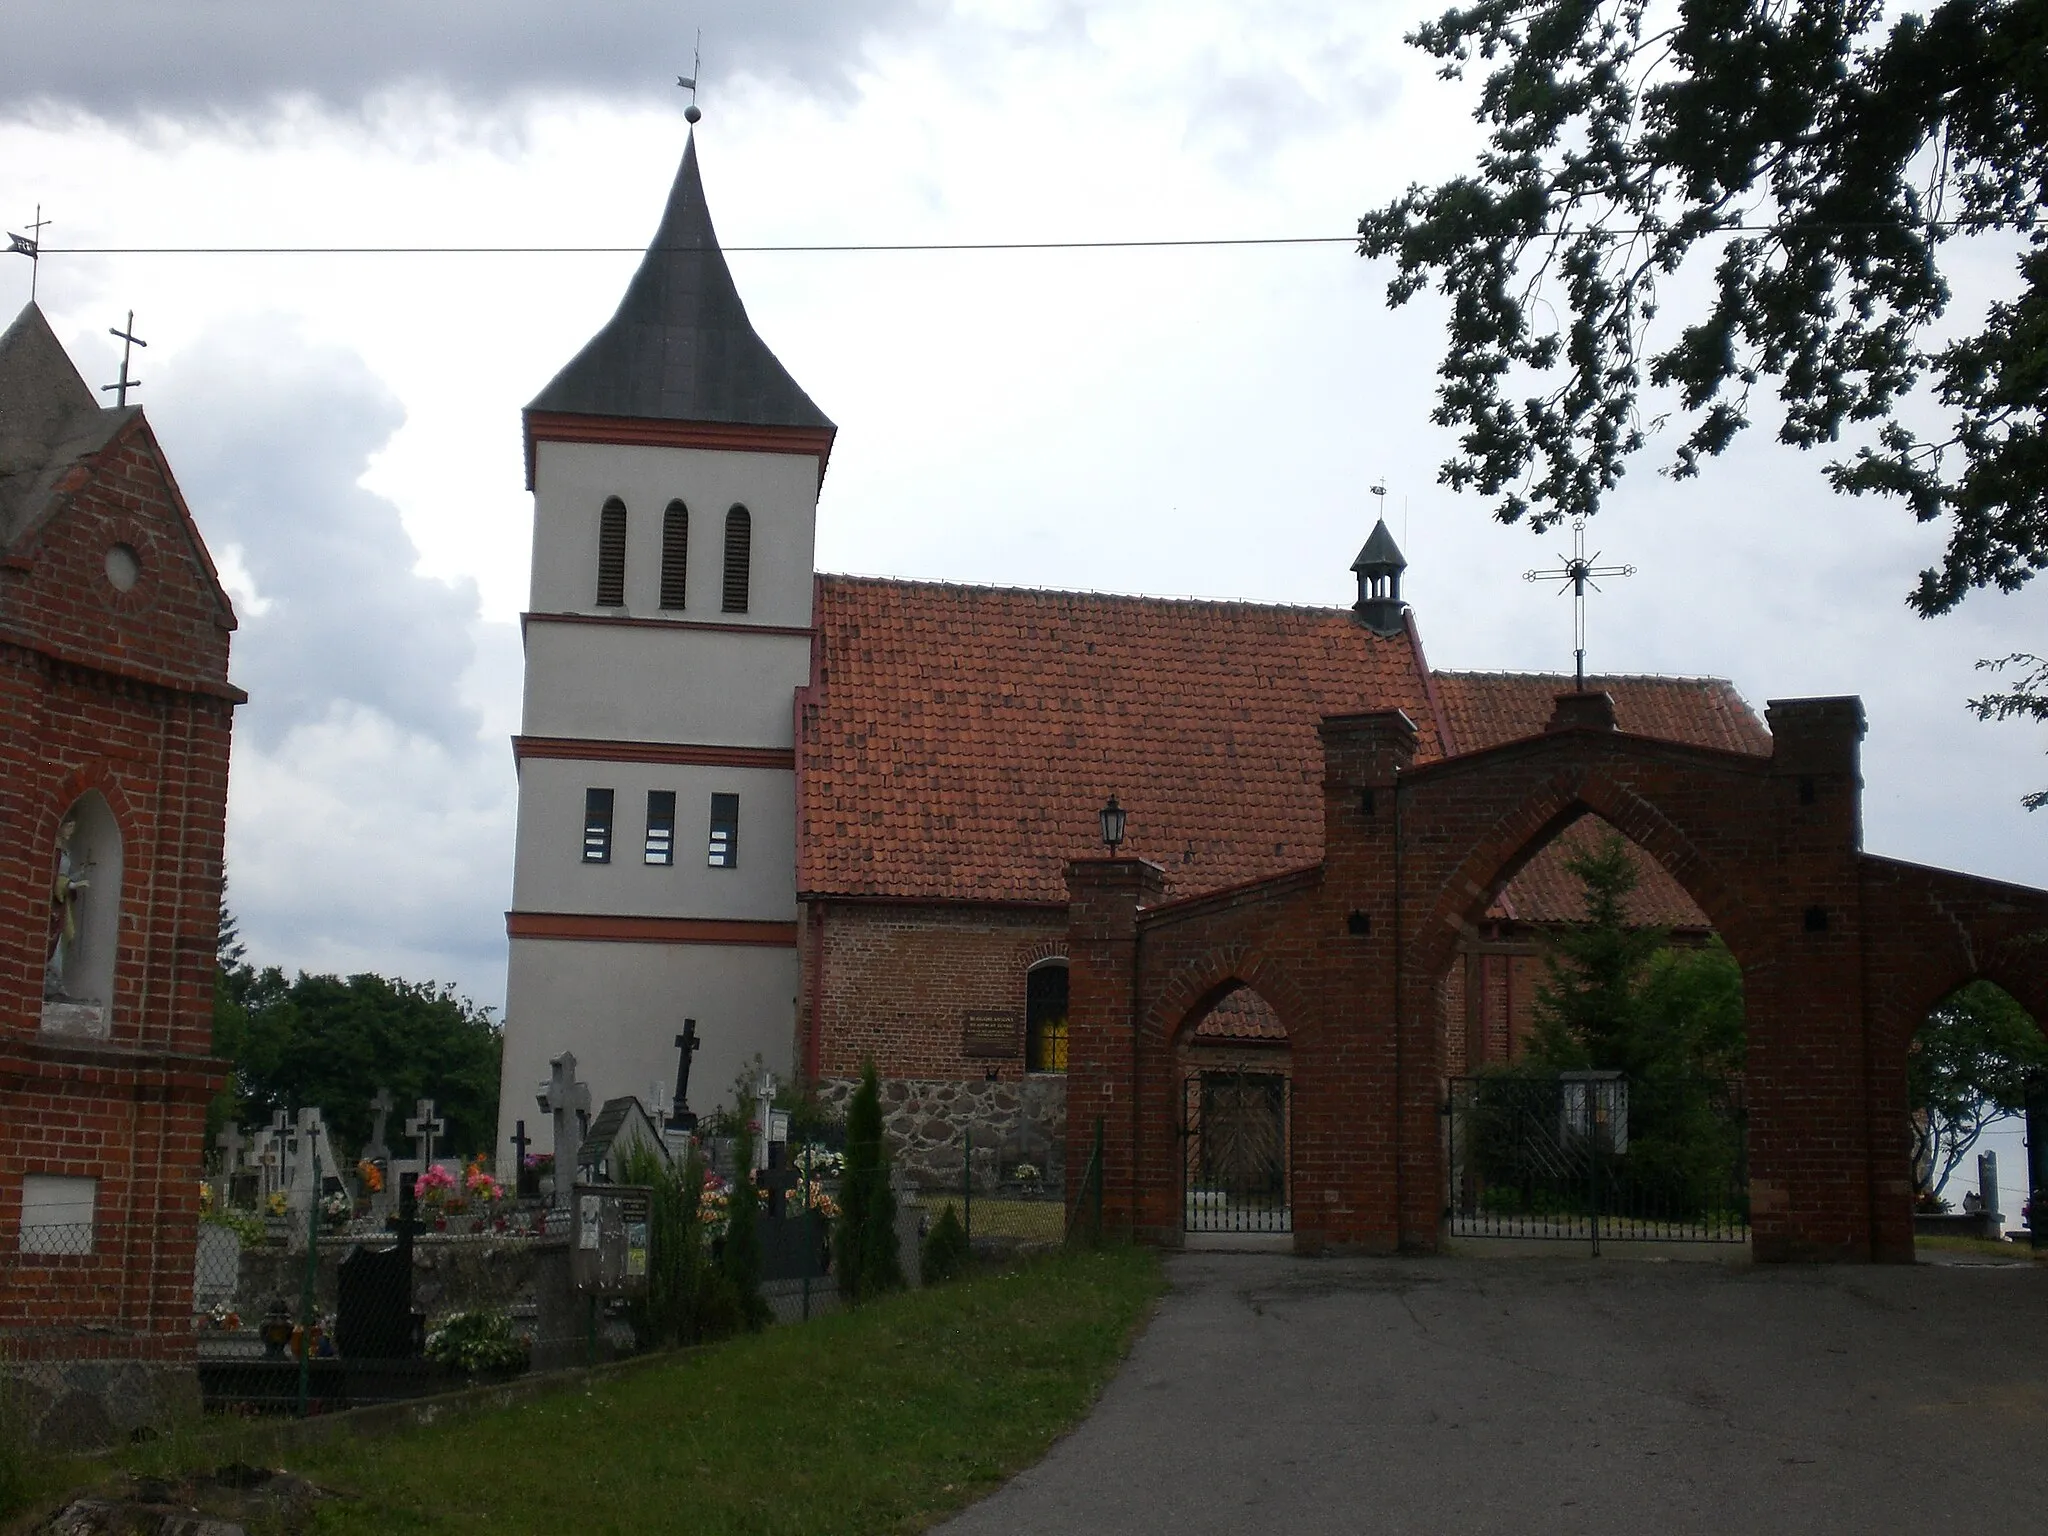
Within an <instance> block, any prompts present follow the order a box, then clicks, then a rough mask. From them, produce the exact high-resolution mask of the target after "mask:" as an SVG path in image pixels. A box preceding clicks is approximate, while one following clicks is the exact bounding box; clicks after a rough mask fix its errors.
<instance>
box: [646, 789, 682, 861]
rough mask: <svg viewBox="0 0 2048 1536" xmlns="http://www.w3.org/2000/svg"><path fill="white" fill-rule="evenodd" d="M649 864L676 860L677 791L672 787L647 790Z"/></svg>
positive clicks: (647, 851) (647, 853) (647, 858)
mask: <svg viewBox="0 0 2048 1536" xmlns="http://www.w3.org/2000/svg"><path fill="white" fill-rule="evenodd" d="M642 857H643V858H644V859H645V861H646V862H647V863H649V864H673V863H675V861H676V792H675V791H674V790H672V789H650V790H649V791H647V850H646V852H645V853H644V854H643V855H642Z"/></svg>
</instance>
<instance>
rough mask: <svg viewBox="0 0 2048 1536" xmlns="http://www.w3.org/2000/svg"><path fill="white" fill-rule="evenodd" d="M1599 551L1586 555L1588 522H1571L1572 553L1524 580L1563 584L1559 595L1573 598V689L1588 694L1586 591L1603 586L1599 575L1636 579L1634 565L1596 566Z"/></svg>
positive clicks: (1576, 519)
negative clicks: (1597, 579)
mask: <svg viewBox="0 0 2048 1536" xmlns="http://www.w3.org/2000/svg"><path fill="white" fill-rule="evenodd" d="M1599 558H1600V551H1599V550H1597V549H1596V550H1594V551H1593V553H1592V554H1590V555H1589V554H1587V553H1586V520H1585V519H1584V518H1583V517H1575V518H1573V519H1572V552H1571V553H1570V554H1569V555H1564V556H1560V557H1559V561H1560V563H1559V564H1558V565H1555V566H1553V567H1551V568H1550V569H1549V570H1546V571H1524V572H1522V580H1524V581H1555V582H1558V583H1560V585H1559V586H1558V589H1557V590H1558V592H1559V593H1560V594H1562V593H1565V592H1570V593H1571V595H1572V655H1573V657H1574V658H1575V662H1574V666H1573V670H1572V682H1573V686H1574V687H1575V688H1576V689H1577V690H1578V691H1579V692H1580V693H1584V692H1585V691H1586V588H1588V587H1591V588H1592V589H1593V590H1594V591H1595V592H1598V591H1599V590H1600V584H1599V583H1598V582H1597V581H1595V580H1594V579H1593V578H1594V577H1596V576H1633V575H1635V573H1636V568H1635V567H1634V566H1632V565H1596V564H1595V563H1594V562H1595V561H1597V560H1598V559H1599Z"/></svg>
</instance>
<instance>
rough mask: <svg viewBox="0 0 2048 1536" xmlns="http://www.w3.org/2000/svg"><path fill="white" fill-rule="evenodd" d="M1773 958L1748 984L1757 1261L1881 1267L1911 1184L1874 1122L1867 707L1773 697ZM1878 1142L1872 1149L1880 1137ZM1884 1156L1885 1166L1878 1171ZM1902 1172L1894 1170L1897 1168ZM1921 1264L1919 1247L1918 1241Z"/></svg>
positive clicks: (1885, 1132) (1769, 714)
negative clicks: (1867, 961) (1888, 1186)
mask: <svg viewBox="0 0 2048 1536" xmlns="http://www.w3.org/2000/svg"><path fill="white" fill-rule="evenodd" d="M1765 717H1766V719H1767V720H1768V721H1769V723H1770V728H1771V737H1772V754H1771V773H1770V781H1769V787H1768V806H1769V813H1770V818H1771V828H1772V835H1773V842H1774V844H1775V847H1776V853H1777V861H1776V872H1775V876H1774V879H1773V881H1772V885H1771V887H1770V900H1769V904H1768V915H1767V923H1768V927H1769V945H1770V951H1771V954H1770V957H1769V958H1770V960H1771V961H1772V963H1770V964H1768V965H1762V966H1757V965H1756V964H1755V957H1746V958H1748V959H1750V960H1751V964H1752V969H1751V970H1750V971H1749V973H1748V978H1747V992H1746V1002H1747V1004H1748V1014H1749V1021H1748V1022H1749V1058H1748V1072H1747V1074H1746V1075H1747V1078H1748V1082H1749V1085H1750V1103H1749V1126H1750V1137H1749V1145H1750V1167H1749V1173H1750V1208H1751V1215H1752V1227H1751V1230H1752V1232H1753V1234H1754V1244H1755V1252H1756V1256H1757V1257H1758V1258H1759V1259H1778V1260H1782V1259H1867V1258H1872V1257H1877V1256H1879V1255H1878V1254H1877V1251H1876V1244H1875V1241H1874V1238H1875V1232H1874V1230H1873V1215H1874V1211H1875V1206H1876V1203H1877V1198H1878V1194H1879V1189H1880V1186H1881V1184H1882V1183H1883V1182H1890V1183H1894V1184H1896V1183H1898V1182H1899V1181H1902V1180H1904V1179H1905V1177H1906V1168H1905V1157H1904V1154H1903V1152H1902V1151H1900V1142H1901V1139H1902V1136H1903V1132H1901V1131H1900V1130H1899V1129H1898V1128H1897V1127H1878V1128H1873V1127H1872V1126H1871V1124H1870V1108H1869V1106H1870V1071H1869V1068H1870V1063H1869V1060H1868V1050H1869V1028H1868V1020H1867V1018H1866V1017H1865V1013H1866V1010H1865V1007H1864V990H1863V979H1864V978H1863V944H1862V896H1861V880H1860V870H1859V855H1860V853H1861V851H1862V843H1863V778H1862V772H1861V752H1862V741H1863V729H1864V722H1863V705H1862V701H1861V700H1858V699H1855V698H1830V699H1774V700H1773V701H1772V702H1771V704H1770V707H1769V709H1768V710H1767V711H1766V716H1765ZM1874 1129H1875V1131H1876V1134H1875V1136H1874V1137H1873V1130H1874ZM1873 1153H1875V1154H1876V1156H1877V1157H1879V1158H1880V1159H1881V1160H1883V1163H1884V1166H1882V1167H1879V1166H1874V1165H1873V1163H1872V1156H1873ZM1893 1163H1896V1164H1897V1166H1896V1167H1893V1166H1891V1164H1893ZM1908 1243H1909V1246H1908V1250H1907V1252H1908V1255H1910V1235H1909V1236H1908Z"/></svg>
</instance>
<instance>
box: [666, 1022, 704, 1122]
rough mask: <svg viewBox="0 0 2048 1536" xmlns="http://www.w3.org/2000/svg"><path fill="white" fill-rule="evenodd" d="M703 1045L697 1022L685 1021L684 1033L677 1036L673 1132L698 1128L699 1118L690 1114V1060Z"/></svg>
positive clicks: (670, 1120)
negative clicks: (698, 1036)
mask: <svg viewBox="0 0 2048 1536" xmlns="http://www.w3.org/2000/svg"><path fill="white" fill-rule="evenodd" d="M703 1043H704V1042H703V1041H702V1040H699V1039H698V1038H697V1021H696V1020H695V1019H685V1020H683V1032H682V1033H681V1034H680V1035H677V1036H676V1053H677V1057H678V1059H677V1061H676V1102H675V1110H674V1112H673V1113H672V1114H671V1115H670V1116H669V1117H668V1126H669V1129H670V1130H672V1131H691V1130H695V1129H696V1128H697V1117H696V1116H695V1115H693V1114H691V1113H690V1058H691V1057H692V1056H694V1055H696V1054H697V1047H698V1046H700V1045H702V1044H703Z"/></svg>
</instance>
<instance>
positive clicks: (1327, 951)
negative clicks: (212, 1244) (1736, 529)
mask: <svg viewBox="0 0 2048 1536" xmlns="http://www.w3.org/2000/svg"><path fill="white" fill-rule="evenodd" d="M1766 719H1767V720H1768V722H1769V725H1770V729H1771V735H1772V752H1771V755H1770V756H1768V757H1761V756H1752V755H1748V754H1743V753H1736V752H1728V751H1721V750H1716V749H1713V748H1706V747H1697V746H1689V745H1684V744H1681V743H1677V742H1669V741H1662V740H1657V739H1654V738H1651V737H1645V736H1634V735H1628V734H1624V733H1622V732H1620V731H1618V730H1616V729H1615V725H1614V710H1613V703H1612V700H1611V699H1609V698H1608V696H1607V695H1605V694H1598V693H1594V694H1562V695H1560V696H1559V697H1558V700H1557V707H1556V712H1555V714H1554V715H1553V716H1552V718H1551V721H1550V723H1549V726H1548V727H1547V728H1546V730H1545V731H1544V732H1543V734H1542V735H1540V736H1533V737H1528V738H1525V739H1523V740H1520V741H1512V742H1507V743H1505V744H1503V745H1500V746H1497V747H1492V748H1488V749H1487V750H1485V751H1480V752H1472V753H1467V754H1464V755H1462V756H1457V757H1450V758H1445V759H1442V760H1440V761H1437V762H1432V763H1428V764H1425V765H1423V766H1421V767H1417V766H1415V763H1414V759H1415V751H1416V730H1415V726H1414V724H1413V723H1412V722H1411V721H1410V720H1409V719H1408V717H1407V716H1406V715H1404V714H1402V713H1401V712H1400V711H1398V710H1393V711H1385V712H1380V713H1373V714H1360V715H1342V716H1332V717H1329V718H1326V719H1324V720H1323V722H1322V730H1321V734H1322V743H1323V803H1324V833H1323V848H1324V855H1323V860H1322V862H1321V863H1320V864H1317V865H1314V866H1311V867H1309V868H1306V869H1302V870H1297V871H1292V872H1289V873H1285V874H1280V875H1276V876H1272V877H1269V878H1266V879H1262V880H1258V881H1254V882H1251V883H1248V884H1245V885H1242V886H1237V887H1233V888H1231V889H1229V890H1224V891H1216V892H1211V893H1209V894H1206V895H1203V896H1199V897H1194V898H1191V899H1188V900H1184V901H1175V902H1164V903H1162V902H1161V901H1160V900H1159V896H1160V893H1161V891H1162V889H1163V886H1162V884H1161V873H1160V871H1159V869H1158V868H1157V867H1156V866H1154V865H1151V864H1148V863H1145V862H1144V861H1142V860H1137V859H1123V858H1100V859H1083V860H1077V861H1075V862H1074V863H1072V864H1071V865H1070V866H1069V867H1068V874H1067V880H1068V899H1069V906H1068V919H1067V921H1068V960H1069V968H1070V989H1071V990H1070V1008H1071V1012H1070V1025H1069V1039H1068V1086H1067V1094H1068V1098H1067V1103H1068V1120H1067V1127H1068V1131H1067V1134H1068V1139H1069V1145H1068V1157H1067V1168H1068V1178H1069V1181H1070V1183H1075V1182H1077V1181H1078V1180H1079V1179H1080V1178H1081V1176H1082V1170H1083V1168H1084V1166H1085V1164H1086V1162H1087V1159H1088V1153H1089V1148H1090V1145H1091V1143H1092V1139H1093V1136H1094V1130H1095V1121H1096V1118H1097V1116H1098V1115H1099V1116H1100V1117H1101V1118H1102V1121H1103V1128H1104V1149H1105V1150H1104V1196H1103V1198H1104V1215H1105V1221H1106V1223H1107V1224H1108V1225H1110V1226H1111V1227H1113V1228H1116V1229H1120V1230H1128V1231H1132V1232H1134V1233H1135V1234H1136V1235H1137V1236H1139V1237H1140V1238H1142V1239H1144V1240H1147V1241H1153V1242H1161V1243H1167V1244H1174V1243H1178V1242H1179V1241H1180V1240H1181V1231H1182V1219H1183V1218H1182V1210H1181V1192H1180V1181H1181V1171H1182V1161H1181V1159H1182V1152H1181V1148H1180V1145H1179V1140H1178V1134H1179V1129H1180V1127H1179V1115H1180V1112H1181V1108H1180V1104H1179V1089H1180V1077H1179V1073H1178V1069H1177V1066H1176V1058H1175V1053H1176V1048H1177V1043H1178V1041H1179V1039H1180V1037H1181V1035H1182V1033H1183V1032H1184V1031H1185V1030H1186V1029H1187V1028H1189V1027H1190V1026H1191V1024H1192V1023H1193V1022H1194V1021H1196V1020H1198V1019H1199V1018H1200V1017H1201V1016H1202V1014H1203V1013H1204V1012H1205V1011H1206V1010H1207V1008H1208V1007H1209V1006H1210V1005H1211V1004H1212V1003H1213V1002H1214V1000H1215V999H1216V998H1217V997H1218V996H1219V995H1220V994H1221V993H1222V992H1224V991H1226V990H1228V989H1229V988H1230V987H1231V986H1232V985H1234V984H1238V983H1242V984H1245V985H1249V986H1251V987H1254V988H1256V989H1257V991H1258V992H1259V993H1260V994H1261V995H1262V996H1263V997H1264V998H1265V999H1266V1000H1267V1002H1268V1003H1270V1004H1271V1006H1272V1008H1273V1010H1274V1011H1275V1013H1277V1014H1278V1015H1279V1017H1280V1020H1281V1022H1282V1023H1283V1024H1284V1025H1285V1027H1286V1031H1287V1036H1288V1040H1289V1043H1290V1045H1291V1048H1292V1052H1293V1088H1292V1094H1293V1098H1292V1108H1291V1113H1292V1127H1291V1137H1290V1140H1291V1167H1290V1168H1289V1170H1288V1174H1289V1187H1290V1194H1291V1200H1292V1208H1293V1222H1294V1231H1295V1246H1296V1248H1297V1250H1298V1251H1302V1252H1309V1253H1314V1252H1320V1251H1323V1250H1324V1249H1326V1248H1355V1249H1365V1250H1378V1251H1389V1250H1393V1249H1397V1248H1405V1249H1413V1250H1430V1249H1434V1248H1435V1247H1436V1246H1437V1244H1438V1239H1439V1221H1440V1216H1441V1212H1442V1210H1443V1206H1444V1179H1445V1171H1444V1148H1443V1140H1442V1132H1441V1127H1440V1120H1439V1108H1440V1105H1441V1104H1442V1102H1443V1096H1444V1090H1445V1081H1446V1052H1447V1026H1446V1020H1445V1019H1444V1018H1443V1017H1442V1010H1441V1006H1440V1003H1439V997H1440V993H1439V989H1438V986H1437V983H1438V981H1439V979H1440V978H1441V977H1442V976H1443V975H1444V973H1445V971H1446V970H1447V968H1448V967H1449V965H1450V963H1451V960H1452V957H1453V954H1454V952H1455V950H1456V948H1457V945H1458V941H1459V938H1460V936H1461V934H1462V933H1463V932H1464V931H1465V929H1466V928H1467V926H1468V925H1470V924H1471V923H1472V922H1474V921H1475V920H1476V919H1477V918H1478V917H1479V915H1480V914H1481V913H1482V912H1483V911H1484V910H1485V908H1486V906H1487V904H1488V903H1489V901H1490V900H1491V899H1492V897H1493V895H1494V893H1495V892H1497V891H1498V890H1499V889H1500V888H1501V887H1502V886H1503V885H1504V884H1505V883H1506V882H1507V881H1508V880H1509V879H1511V878H1512V877H1513V876H1514V874H1515V873H1516V871H1518V870H1519V869H1520V868H1521V867H1522V865H1523V864H1524V863H1526V862H1527V861H1528V859H1529V858H1530V857H1532V856H1533V855H1534V854H1535V853H1536V851H1537V850H1538V849H1540V848H1541V847H1542V846H1543V845H1544V844H1545V843H1547V842H1548V841H1549V840H1550V839H1551V838H1552V837H1554V836H1555V835H1556V834H1557V833H1558V832H1559V831H1561V830H1562V829H1563V828H1564V827H1565V826H1567V825H1569V824H1570V823H1571V822H1572V821H1574V820H1576V819H1577V818H1578V817H1580V816H1583V815H1586V814H1588V813H1591V814H1596V815H1598V816H1601V817H1604V818H1605V819H1606V820H1607V821H1609V822H1611V823H1612V824H1613V825H1614V826H1615V827H1616V828H1618V829H1619V830H1620V831H1622V832H1623V833H1625V834H1626V835H1627V836H1629V837H1630V838H1632V839H1634V840H1635V841H1636V842H1637V843H1638V844H1640V845H1641V846H1642V847H1643V848H1644V849H1645V850H1647V851H1648V852H1649V853H1650V854H1651V855H1652V856H1653V857H1655V858H1656V859H1657V860H1658V861H1659V862H1660V863H1661V864H1662V865H1663V866H1664V867H1665V869H1666V870H1668V871H1669V872H1670V873H1671V875H1672V876H1673V878H1675V879H1676V880H1677V881H1678V882H1679V883H1680V884H1681V885H1683V886H1684V887H1685V888H1686V890H1687V891H1688V892H1689V893H1690V894H1691V895H1692V897H1693V899H1694V900H1695V901H1696V902H1697V903H1698V904H1699V906H1700V908H1701V909H1702V910H1703V911H1704V912H1705V913H1706V914H1707V916H1708V918H1709V919H1710V920H1711V921H1712V923H1713V924H1714V926H1715V928H1716V929H1718V930H1719V932H1720V933H1721V936H1722V937H1723V939H1724V940H1726V942H1727V944H1728V947H1729V948H1730V950H1732V951H1733V952H1734V955H1735V957H1736V959H1737V960H1738V961H1739V962H1740V964H1741V966H1742V972H1743V982H1744V989H1745V1002H1746V1007H1747V1019H1748V1039H1749V1047H1748V1065H1747V1071H1746V1079H1747V1084H1746V1086H1747V1095H1748V1102H1749V1132H1748V1134H1749V1169H1750V1204H1751V1231H1752V1243H1753V1251H1754V1253H1755V1255H1756V1257H1758V1258H1759V1259H1777V1260H1785V1259H1848V1260H1869V1259H1877V1260H1909V1259H1910V1258H1911V1257H1912V1252H1913V1225H1912V1188H1911V1182H1910V1179H1909V1176H1908V1170H1907V1154H1906V1147H1905V1130H1904V1127H1905V1126H1906V1124H1907V1105H1906V1054H1907V1050H1908V1047H1909V1044H1910V1042H1911V1040H1912V1037H1913V1033H1914V1031H1915V1030H1916V1029H1918V1028H1919V1026H1920V1024H1921V1022H1922V1021H1923V1020H1924V1019H1925V1017H1926V1015H1927V1012H1928V1010H1929V1009H1930V1008H1931V1007H1932V1006H1933V1005H1934V1004H1935V1003H1937V1002H1939V1001H1940V1000H1941V999H1942V998H1943V997H1945V996H1947V995H1948V993H1949V992H1951V991H1953V990H1954V989H1955V988H1956V987H1957V986H1959V985H1961V984H1962V983H1964V982H1966V981H1970V980H1972V979H1975V978H1978V977H1982V978H1985V979H1987V980H1990V981H1994V982H1996V983H1997V984H1998V985H2000V986H2002V987H2004V988H2005V989H2006V991H2008V992H2010V993H2011V994H2012V995H2013V996H2014V997H2015V998H2016V999H2017V1000H2018V1001H2019V1002H2020V1003H2021V1005H2022V1006H2024V1007H2025V1008H2027V1009H2028V1011H2029V1012H2031V1013H2032V1014H2033V1015H2034V1017H2035V1018H2036V1019H2037V1020H2042V1021H2044V1022H2048V892H2044V891H2039V890H2034V889H2031V888H2028V887H2024V886H2014V885H2005V884H2001V883H1999V882H1997V881H1991V880H1983V879H1978V878H1975V877H1973V876H1969V875H1963V874H1957V873H1953V872H1950V871H1946V870H1937V869H1929V868H1925V867H1922V866H1919V865H1913V864H1905V863H1901V862H1899V861H1896V860H1892V859H1884V858H1878V857H1875V856H1873V855H1870V854H1866V853H1864V852H1863V851H1862V846H1861V844H1862V805H1861V802H1862V779H1861V775H1860V771H1859V758H1860V752H1861V746H1860V743H1861V741H1862V737H1863V707H1862V704H1861V702H1860V701H1859V700H1857V699H1854V698H1829V699H1795V700H1781V701H1776V702H1773V703H1772V704H1771V705H1770V707H1769V709H1768V710H1767V712H1766Z"/></svg>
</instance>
